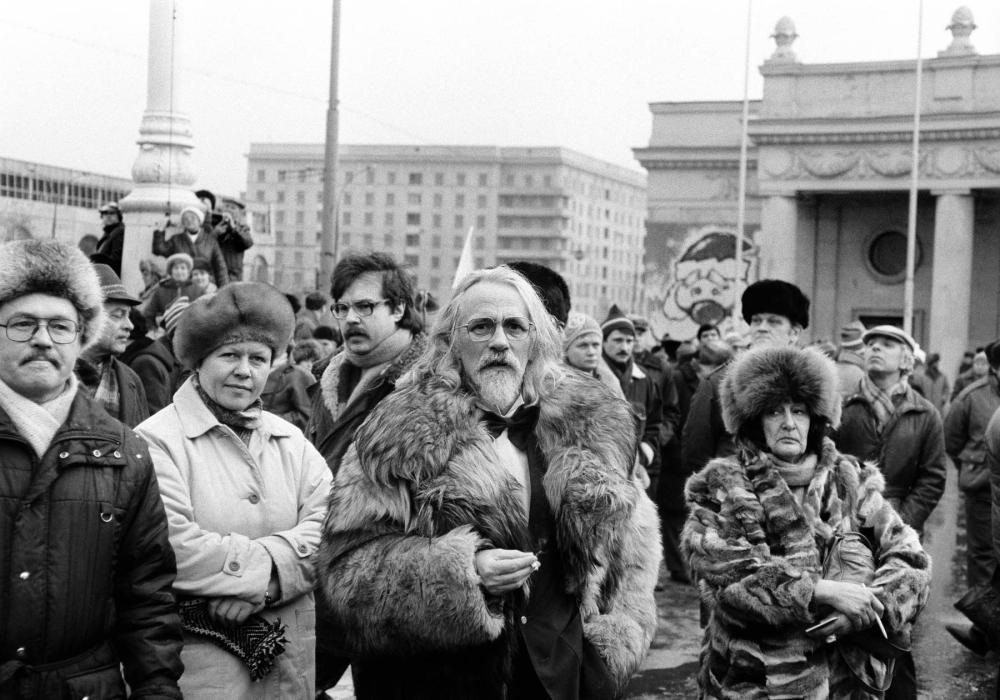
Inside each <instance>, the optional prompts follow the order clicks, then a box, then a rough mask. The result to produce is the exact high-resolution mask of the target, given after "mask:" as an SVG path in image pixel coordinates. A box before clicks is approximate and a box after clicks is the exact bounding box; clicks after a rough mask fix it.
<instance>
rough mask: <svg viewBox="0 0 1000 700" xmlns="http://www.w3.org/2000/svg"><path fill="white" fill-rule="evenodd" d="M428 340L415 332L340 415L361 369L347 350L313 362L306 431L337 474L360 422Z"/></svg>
mask: <svg viewBox="0 0 1000 700" xmlns="http://www.w3.org/2000/svg"><path fill="white" fill-rule="evenodd" d="M426 344H427V336H426V335H424V334H422V333H421V334H418V335H415V336H414V337H413V342H411V343H410V346H409V347H408V348H407V349H406V350H403V352H401V353H400V354H399V355H398V356H397V357H396V359H395V360H393V361H392V362H391V363H390V364H389V366H388V367H387V368H386V369H385V371H383V373H382V376H381V377H379V378H378V379H376V380H375V381H374V382H372V384H371V385H370V386H369V387H368V389H367V391H365V392H364V393H363V394H362V395H361V396H359V397H358V398H357V399H356V400H355V401H353V402H352V403H351V404H349V405H347V406H346V407H345V408H344V411H343V413H341V414H339V415H338V414H337V405H338V403H339V402H342V401H344V400H345V399H346V398H347V396H348V395H350V391H348V390H347V387H348V386H353V385H354V384H353V382H352V381H351V377H350V375H351V374H352V372H355V371H359V370H357V368H356V367H352V366H351V365H350V364H349V363H348V362H346V360H345V358H346V354H345V353H344V352H339V353H337V354H336V355H334V356H333V357H331V358H330V359H328V360H324V361H323V362H321V363H319V364H317V365H314V366H313V376H315V377H316V379H317V380H318V381H317V382H316V383H315V384H313V385H312V386H311V387H310V388H309V394H310V397H311V399H312V417H311V418H310V419H309V423H308V424H307V425H306V429H305V434H306V437H307V438H309V441H310V442H312V444H313V445H315V447H316V449H317V450H319V452H320V454H321V455H323V457H324V458H325V459H326V463H327V466H329V467H330V471H332V472H333V475H334V476H336V475H337V470H338V469H339V468H340V460H341V458H343V456H344V453H345V452H347V448H348V447H349V446H350V444H351V441H353V440H354V433H355V431H356V430H357V429H358V426H360V425H361V424H362V423H364V422H365V419H366V418H368V414H369V413H371V411H372V409H373V408H375V406H377V405H378V403H379V401H381V400H382V399H384V398H385V397H386V396H388V395H389V394H391V393H392V391H393V389H395V388H396V381H397V380H398V379H399V378H400V377H401V376H402V375H403V374H404V373H405V372H406V371H407V370H408V369H410V366H411V365H412V364H413V363H414V362H416V360H417V358H418V357H420V354H421V353H422V352H423V351H424V348H425V347H426ZM354 381H356V377H355V379H354ZM335 416H336V417H335Z"/></svg>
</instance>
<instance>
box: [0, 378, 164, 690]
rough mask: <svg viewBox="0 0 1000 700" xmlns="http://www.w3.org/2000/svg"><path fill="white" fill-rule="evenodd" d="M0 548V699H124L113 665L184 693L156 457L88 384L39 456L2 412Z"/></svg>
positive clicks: (132, 678) (152, 685) (139, 685)
mask: <svg viewBox="0 0 1000 700" xmlns="http://www.w3.org/2000/svg"><path fill="white" fill-rule="evenodd" d="M0 552H3V559H2V563H0V574H2V575H0V620H2V621H3V624H0V698H3V699H4V700H7V698H14V697H16V698H20V699H22V700H23V699H24V698H40V699H41V698H62V697H67V698H68V697H74V698H81V697H85V696H88V695H89V696H90V697H91V698H108V697H124V696H125V689H124V686H123V683H122V680H121V675H120V673H119V663H121V664H123V665H124V671H125V679H126V681H127V682H128V684H129V686H130V687H131V690H132V697H134V698H139V697H142V698H180V691H179V690H178V688H177V679H178V678H179V677H180V675H181V671H182V666H181V662H180V651H181V626H180V620H179V619H178V617H177V614H176V612H175V610H174V598H173V595H172V593H171V586H172V585H173V582H174V576H175V573H176V570H175V563H174V553H173V550H172V549H171V547H170V542H169V540H168V539H167V519H166V515H165V513H164V510H163V504H162V503H161V501H160V492H159V489H158V488H157V483H156V475H155V473H154V472H153V463H152V461H151V460H150V458H149V453H148V451H147V449H146V443H145V442H143V441H142V440H141V439H139V438H138V437H137V436H136V435H135V433H133V432H132V431H131V430H129V429H127V428H125V427H124V426H123V425H122V424H121V423H119V422H118V421H116V420H114V419H113V418H111V417H110V416H109V415H108V414H107V413H106V412H105V411H104V410H103V409H102V408H101V407H100V406H99V405H98V404H97V403H96V402H94V401H93V400H92V399H91V398H89V397H88V396H86V394H85V393H84V392H81V391H78V392H77V396H76V398H75V399H74V401H73V404H72V407H71V409H70V413H69V417H68V418H67V420H66V422H65V423H64V424H63V425H62V427H60V428H59V431H58V432H57V433H56V435H55V438H54V439H53V441H52V444H51V445H50V446H49V449H48V450H47V451H46V452H45V454H44V455H43V456H42V457H41V459H39V458H38V457H37V456H36V455H35V452H34V450H33V449H32V448H31V446H30V445H29V444H28V442H27V441H26V440H25V439H24V438H23V437H21V435H20V434H19V433H18V432H17V429H16V428H15V426H14V424H13V422H12V421H11V420H10V418H9V416H8V415H7V414H6V412H4V411H3V410H2V409H0ZM42 665H51V666H48V667H47V668H45V669H41V668H39V667H40V666H42ZM116 692H117V693H118V694H115V693H116Z"/></svg>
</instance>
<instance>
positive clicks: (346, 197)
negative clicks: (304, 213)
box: [299, 192, 351, 206]
mask: <svg viewBox="0 0 1000 700" xmlns="http://www.w3.org/2000/svg"><path fill="white" fill-rule="evenodd" d="M299 194H302V193H301V192H300V193H299ZM300 204H301V202H300ZM344 204H345V205H347V206H351V193H350V192H344Z"/></svg>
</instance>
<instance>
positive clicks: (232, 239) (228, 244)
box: [214, 223, 253, 286]
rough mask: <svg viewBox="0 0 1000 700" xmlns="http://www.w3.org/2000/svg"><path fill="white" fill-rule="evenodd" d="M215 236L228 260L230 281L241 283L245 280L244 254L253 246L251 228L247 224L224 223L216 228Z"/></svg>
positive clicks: (227, 266) (224, 256)
mask: <svg viewBox="0 0 1000 700" xmlns="http://www.w3.org/2000/svg"><path fill="white" fill-rule="evenodd" d="M214 235H215V239H216V240H217V241H218V242H219V249H220V250H221V251H222V257H223V258H225V260H226V270H227V271H228V273H229V281H230V282H239V281H240V280H241V279H243V253H244V252H245V251H246V250H247V249H249V248H251V247H252V246H253V237H252V236H251V235H250V227H249V226H247V225H246V224H226V223H223V224H220V225H219V226H217V227H215V229H214ZM216 284H218V283H216ZM219 286H222V285H219Z"/></svg>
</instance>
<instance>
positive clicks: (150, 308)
mask: <svg viewBox="0 0 1000 700" xmlns="http://www.w3.org/2000/svg"><path fill="white" fill-rule="evenodd" d="M199 296H201V293H200V292H199V291H198V290H197V289H195V286H194V283H192V282H183V283H181V282H178V281H177V280H175V279H174V278H172V277H165V278H163V279H162V280H160V281H159V282H158V283H157V284H156V286H154V287H153V291H152V293H151V294H150V295H149V298H148V299H146V301H144V302H143V303H142V306H141V307H140V308H141V311H142V316H143V318H145V319H146V326H147V327H148V328H156V327H157V320H158V319H159V318H160V316H162V315H163V312H164V311H166V310H167V307H168V306H170V305H171V304H172V303H173V302H174V301H175V300H176V299H178V298H179V297H187V298H188V301H194V300H195V299H197V298H198V297H199Z"/></svg>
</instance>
